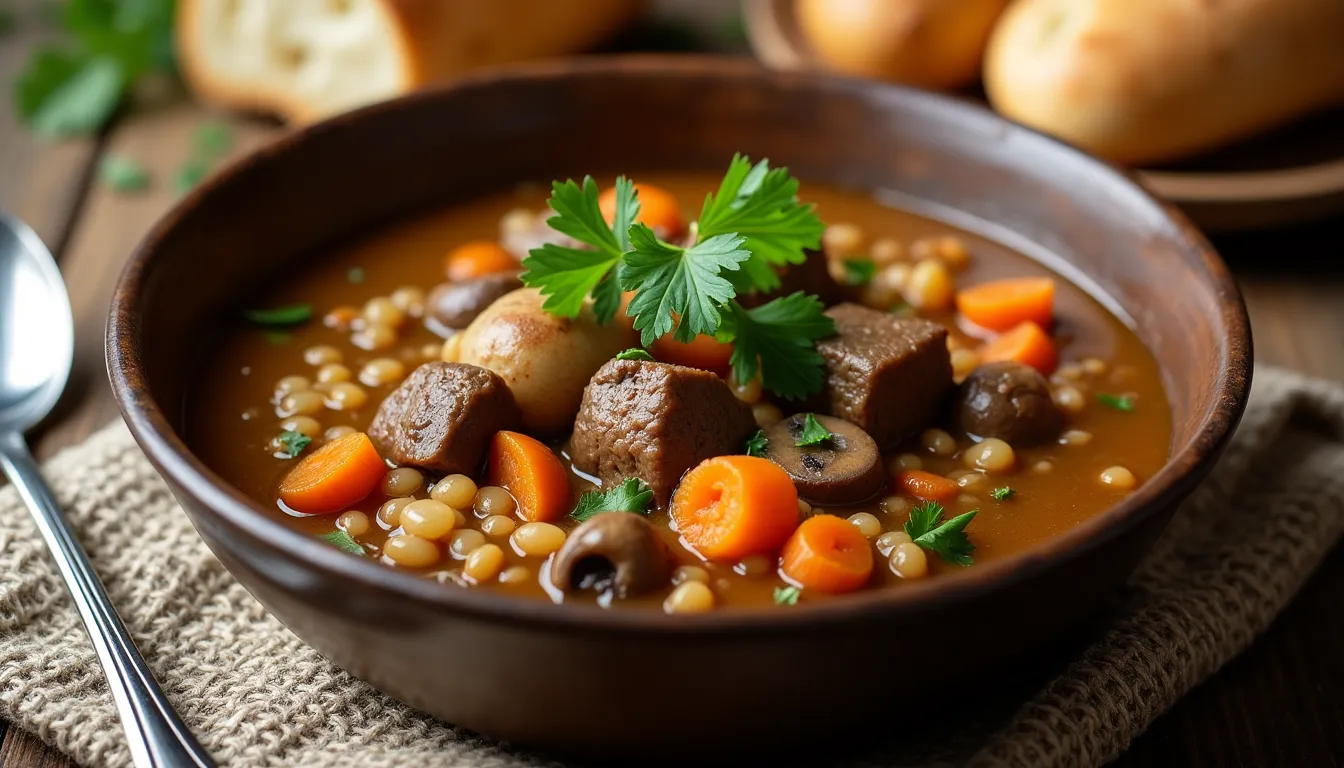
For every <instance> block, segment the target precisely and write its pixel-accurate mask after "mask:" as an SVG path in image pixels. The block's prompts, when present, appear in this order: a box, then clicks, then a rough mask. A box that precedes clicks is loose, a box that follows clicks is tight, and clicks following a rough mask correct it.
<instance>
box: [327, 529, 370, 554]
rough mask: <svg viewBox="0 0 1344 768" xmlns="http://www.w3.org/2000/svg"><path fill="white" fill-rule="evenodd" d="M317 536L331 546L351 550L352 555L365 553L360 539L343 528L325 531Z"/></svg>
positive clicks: (346, 550)
mask: <svg viewBox="0 0 1344 768" xmlns="http://www.w3.org/2000/svg"><path fill="white" fill-rule="evenodd" d="M317 538H319V539H321V540H323V541H325V542H327V543H328V544H330V545H331V546H333V547H335V548H337V549H339V550H342V551H345V552H349V553H350V554H352V555H362V554H364V547H362V546H360V543H359V542H358V541H355V540H354V539H353V538H351V537H350V534H348V533H346V532H345V531H342V530H335V531H332V532H331V533H324V534H322V535H320V536H318V537H317Z"/></svg>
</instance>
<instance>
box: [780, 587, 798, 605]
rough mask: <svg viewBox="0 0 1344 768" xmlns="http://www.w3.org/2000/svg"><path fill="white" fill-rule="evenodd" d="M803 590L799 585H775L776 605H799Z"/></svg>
mask: <svg viewBox="0 0 1344 768" xmlns="http://www.w3.org/2000/svg"><path fill="white" fill-rule="evenodd" d="M801 594H803V590H801V589H799V588H797V587H775V605H797V604H798V596H799V595H801Z"/></svg>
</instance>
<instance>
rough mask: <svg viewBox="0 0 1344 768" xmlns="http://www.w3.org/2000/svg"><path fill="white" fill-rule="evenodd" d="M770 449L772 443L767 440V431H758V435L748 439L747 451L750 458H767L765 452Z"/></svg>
mask: <svg viewBox="0 0 1344 768" xmlns="http://www.w3.org/2000/svg"><path fill="white" fill-rule="evenodd" d="M769 447H770V441H769V440H767V439H766V438H765V430H764V429H758V430H756V434H754V435H752V436H751V437H748V438H747V444H746V451H747V455H748V456H760V457H764V456H765V451H766V449H767V448H769Z"/></svg>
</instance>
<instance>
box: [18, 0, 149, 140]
mask: <svg viewBox="0 0 1344 768" xmlns="http://www.w3.org/2000/svg"><path fill="white" fill-rule="evenodd" d="M174 6H175V3H174V2H173V0H139V1H138V2H109V0H70V2H67V3H65V4H64V7H63V9H62V11H61V14H60V20H61V23H62V25H63V26H64V27H65V31H66V32H67V33H68V37H69V38H70V39H71V41H72V43H73V45H71V46H69V47H52V46H45V47H42V48H39V49H37V50H36V51H35V52H34V53H33V55H32V56H31V57H30V58H29V59H28V63H27V65H26V66H25V67H24V70H23V71H22V72H21V73H20V74H19V75H18V77H17V78H16V79H15V82H14V96H15V105H16V107H17V108H18V113H19V116H20V117H21V118H22V119H23V120H24V122H25V123H26V124H27V125H28V127H29V128H31V129H32V130H33V131H35V132H37V133H39V134H41V135H44V136H87V135H89V134H93V133H97V132H98V131H99V130H101V129H102V128H103V126H104V125H106V124H107V121H108V119H109V118H111V116H112V114H113V113H114V112H115V111H116V109H117V106H118V105H119V104H120V103H121V101H122V98H123V97H124V96H125V94H126V92H127V91H129V90H130V88H131V86H132V85H134V84H135V83H136V82H137V81H138V80H139V79H140V78H141V77H143V76H144V75H146V74H149V73H151V72H154V71H165V72H166V71H171V70H172V68H173V61H172V51H173V38H172V34H173V10H174Z"/></svg>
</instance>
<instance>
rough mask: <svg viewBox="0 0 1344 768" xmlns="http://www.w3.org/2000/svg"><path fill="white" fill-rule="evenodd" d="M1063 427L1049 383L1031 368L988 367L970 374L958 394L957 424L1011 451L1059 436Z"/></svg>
mask: <svg viewBox="0 0 1344 768" xmlns="http://www.w3.org/2000/svg"><path fill="white" fill-rule="evenodd" d="M1063 422H1064V418H1063V416H1062V415H1061V414H1060V412H1059V408H1058V407H1056V406H1055V401H1054V400H1053V399H1051V397H1050V384H1049V382H1047V381H1046V380H1045V377H1044V376H1042V375H1041V374H1040V372H1039V371H1037V370H1036V369H1035V368H1032V367H1031V366H1029V365H1023V364H1021V363H1013V362H1000V363H986V364H984V365H981V366H979V367H978V368H976V369H975V370H973V371H971V374H970V375H969V376H967V377H966V380H965V381H963V382H962V383H961V389H960V390H959V391H958V392H957V423H958V424H959V425H960V426H961V428H962V429H964V430H966V431H967V432H969V433H971V434H972V435H975V436H977V437H997V438H998V439H1000V440H1003V441H1004V442H1006V443H1008V444H1009V445H1012V446H1014V447H1025V446H1030V445H1039V444H1041V443H1045V442H1048V441H1050V440H1053V439H1054V438H1055V437H1056V436H1058V435H1059V430H1060V428H1061V427H1062V426H1063Z"/></svg>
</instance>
